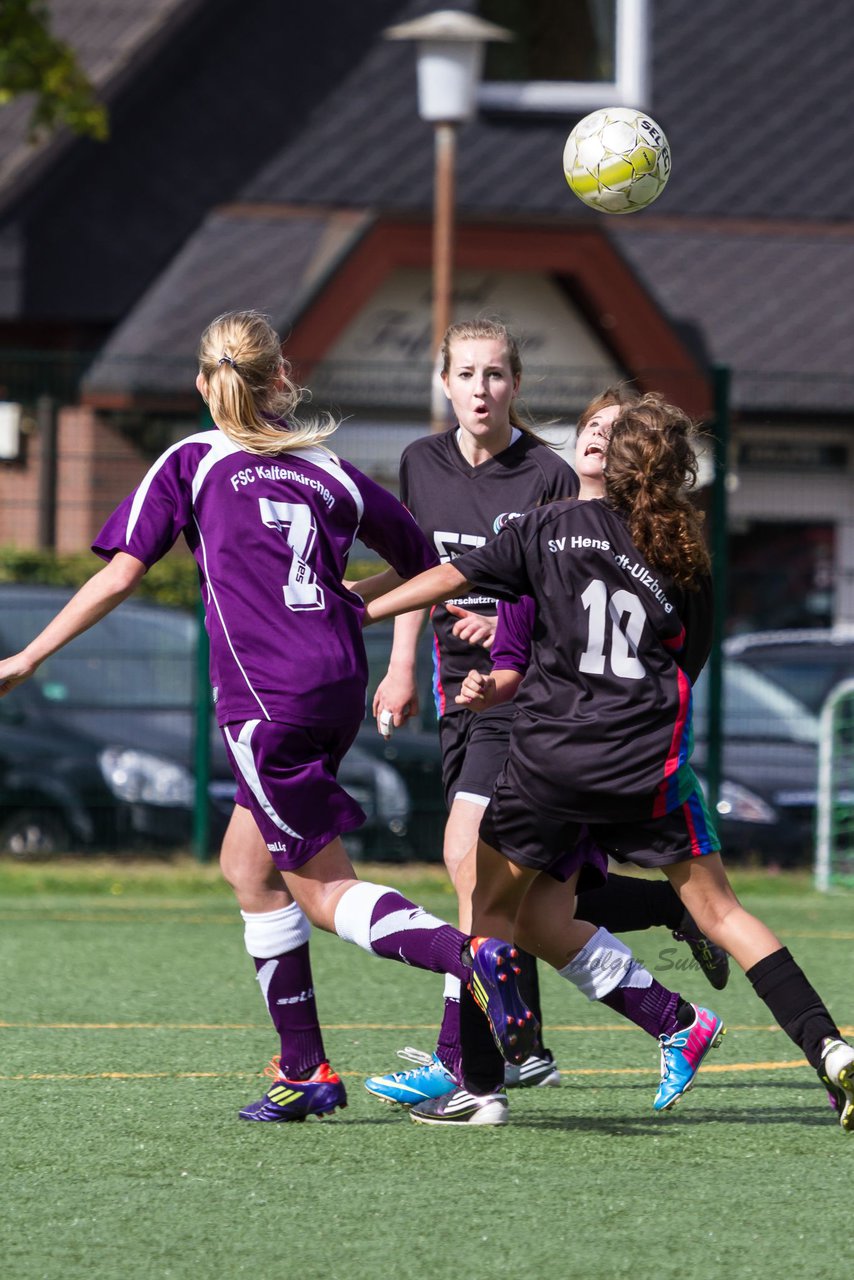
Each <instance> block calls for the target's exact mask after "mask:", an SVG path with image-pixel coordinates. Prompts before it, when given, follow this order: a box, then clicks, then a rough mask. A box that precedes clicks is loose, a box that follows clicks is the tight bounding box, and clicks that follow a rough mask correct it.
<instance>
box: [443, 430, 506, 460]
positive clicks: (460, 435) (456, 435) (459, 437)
mask: <svg viewBox="0 0 854 1280" xmlns="http://www.w3.org/2000/svg"><path fill="white" fill-rule="evenodd" d="M521 434H522V432H521V431H520V430H519V428H518V427H511V429H510V444H508V445H507V448H508V449H509V448H510V445H513V444H515V443H516V441H517V440H518V439H519V437H520V435H521ZM462 438H463V429H462V427H457V429H456V431H455V433H454V439H455V440H456V442H457V444H458V445H459V448H460V453H462V452H463V450H462V445H460V441H461V440H462ZM502 452H503V450H502ZM463 456H465V455H463Z"/></svg>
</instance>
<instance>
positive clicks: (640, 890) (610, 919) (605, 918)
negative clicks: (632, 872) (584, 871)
mask: <svg viewBox="0 0 854 1280" xmlns="http://www.w3.org/2000/svg"><path fill="white" fill-rule="evenodd" d="M575 914H576V915H577V916H578V919H579V920H587V921H589V923H590V924H595V925H599V926H600V928H603V929H607V930H608V932H609V933H634V932H636V931H637V930H638V929H652V928H654V926H656V925H663V926H664V928H665V929H678V928H679V925H680V924H681V923H682V917H683V915H684V914H685V908H684V907H683V906H682V903H681V901H680V899H679V894H678V893H677V892H676V890H675V889H674V888H673V886H672V885H671V883H670V881H669V880H642V879H641V878H640V877H639V876H618V875H609V876H608V879H607V882H606V883H605V884H603V885H601V886H600V887H599V888H597V889H588V890H587V891H586V892H584V893H580V894H579V895H578V908H577V910H576V913H575Z"/></svg>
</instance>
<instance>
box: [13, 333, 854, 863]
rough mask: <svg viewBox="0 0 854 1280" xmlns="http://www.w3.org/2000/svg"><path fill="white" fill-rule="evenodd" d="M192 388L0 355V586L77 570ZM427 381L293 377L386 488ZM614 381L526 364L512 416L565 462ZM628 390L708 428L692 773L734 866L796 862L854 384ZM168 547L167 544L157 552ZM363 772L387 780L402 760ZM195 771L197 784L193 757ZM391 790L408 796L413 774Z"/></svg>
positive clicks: (834, 588) (835, 602)
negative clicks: (578, 430)
mask: <svg viewBox="0 0 854 1280" xmlns="http://www.w3.org/2000/svg"><path fill="white" fill-rule="evenodd" d="M194 376H195V368H194V366H193V363H192V361H188V360H187V359H184V358H182V359H175V360H169V361H164V360H162V359H158V360H156V361H153V360H151V359H147V358H146V359H140V360H137V361H128V360H123V361H117V360H112V361H110V362H106V361H105V360H103V359H101V360H99V359H95V358H92V357H88V356H82V355H77V354H72V353H60V354H57V353H43V352H32V351H30V352H21V351H18V352H10V351H0V497H2V501H0V577H3V578H6V579H9V578H15V579H18V580H20V579H22V578H27V579H29V580H32V579H33V578H35V577H38V576H39V574H40V573H42V572H44V573H45V574H48V570H47V569H46V567H45V566H46V565H47V564H48V563H49V562H50V561H51V560H53V561H54V563H55V562H56V557H59V558H60V559H62V558H63V557H64V558H65V559H66V560H68V559H69V558H74V557H75V556H76V557H78V561H79V562H80V563H82V564H83V565H84V566H85V565H87V564H88V563H89V560H88V557H87V548H88V546H89V542H90V540H91V538H92V537H93V535H94V534H95V533H96V531H97V529H98V528H99V527H100V525H101V524H102V522H103V520H104V519H105V518H106V516H107V515H108V514H109V513H110V511H111V510H112V509H113V507H114V506H115V505H116V503H117V502H118V501H119V500H120V499H121V498H122V497H123V496H124V494H125V493H127V492H128V491H129V490H130V489H131V488H133V487H134V486H135V485H136V484H137V483H138V482H139V480H140V479H141V478H142V476H143V474H144V473H145V470H146V469H147V467H148V465H149V464H150V462H151V461H152V460H153V459H154V458H155V457H156V456H157V455H158V454H159V453H160V452H161V451H162V450H163V449H165V448H167V447H168V446H169V445H171V444H172V443H174V442H175V441H176V440H179V439H181V438H183V437H184V436H186V435H187V434H189V433H190V432H192V431H195V430H199V429H200V428H201V427H203V426H208V425H210V424H209V420H208V419H207V418H206V416H205V414H204V412H203V406H202V405H201V402H200V401H199V398H198V396H197V395H196V393H195V391H194V389H193V380H194ZM431 379H432V372H431V369H430V367H429V366H428V365H426V364H425V363H424V362H418V361H409V362H405V363H402V364H395V365H388V364H384V365H380V364H376V363H369V362H359V363H357V362H334V363H333V362H327V363H322V364H320V365H318V366H316V367H315V368H314V369H313V370H310V371H308V377H307V379H306V380H307V381H308V382H310V385H311V397H310V399H309V401H308V403H307V405H306V406H305V412H308V413H310V412H312V411H315V410H316V411H322V410H331V411H332V412H333V413H334V414H336V415H337V416H339V417H340V418H341V419H342V425H341V427H340V429H339V432H338V434H337V436H336V437H335V447H336V448H337V449H338V451H339V452H340V453H341V454H342V455H343V456H345V457H347V458H348V459H349V460H350V461H352V462H353V463H354V464H355V465H356V466H358V467H360V468H361V469H363V470H365V471H367V472H368V473H369V474H371V475H372V476H374V477H375V478H376V479H378V480H379V481H380V483H382V484H384V485H386V486H387V487H388V488H390V489H391V490H393V491H396V488H397V467H398V460H399V458H400V454H401V452H402V450H403V449H404V448H405V447H406V445H407V444H408V443H409V442H410V441H411V440H413V439H415V438H417V437H418V436H420V435H422V434H424V433H425V431H427V430H429V417H430V388H431ZM619 380H621V378H620V374H619V373H618V372H616V373H615V372H614V371H613V370H608V369H603V368H598V369H575V370H573V369H554V368H547V367H536V366H535V365H534V366H532V367H529V368H526V371H525V375H524V381H523V404H522V408H523V410H524V411H525V412H526V413H527V415H528V416H529V417H530V418H531V419H532V420H533V421H534V422H535V423H536V424H537V425H538V428H539V430H540V431H541V433H542V434H543V435H544V436H545V437H546V438H547V439H549V441H550V442H551V443H553V444H554V446H555V447H556V448H557V449H558V450H559V451H560V452H562V453H563V454H564V456H566V457H567V458H569V457H571V449H572V445H573V441H574V429H573V423H574V420H575V418H576V416H577V414H578V412H579V411H580V410H581V409H582V408H583V406H584V405H585V404H586V403H587V402H588V400H589V399H590V398H592V396H593V395H595V394H597V393H598V392H599V391H601V390H602V388H603V386H605V385H609V384H611V383H613V382H615V381H619ZM637 382H638V384H639V385H640V386H641V387H642V388H643V389H647V388H650V389H651V388H658V387H661V388H663V389H664V390H665V393H666V394H667V395H668V396H669V397H670V398H671V399H673V400H675V401H677V402H679V403H683V404H685V405H686V407H689V409H690V411H691V412H692V413H693V414H694V416H695V417H697V418H698V419H700V420H701V422H702V424H703V426H704V428H705V432H706V435H705V437H704V439H703V442H702V448H701V468H700V487H699V490H698V492H697V495H696V496H697V501H698V503H699V505H700V506H701V507H702V508H703V510H704V512H705V516H706V521H707V529H708V536H709V542H710V546H711V548H712V552H713V558H714V563H715V581H716V592H717V601H718V621H717V630H716V634H715V647H714V649H713V654H712V658H711V660H710V663H709V667H708V669H707V672H706V673H705V674H704V676H703V678H702V680H701V684H700V685H699V686H698V689H697V691H696V701H697V709H696V716H695V720H696V726H697V745H696V752H695V760H696V762H697V766H698V769H699V771H700V772H701V773H702V775H703V777H704V780H705V782H706V785H707V790H708V792H709V794H710V798H711V802H712V805H713V807H714V808H715V810H716V812H717V815H718V820H719V824H720V826H721V830H722V834H723V836H724V840H725V844H726V845H727V848H728V849H729V851H730V853H731V854H732V855H734V856H737V857H742V858H745V859H755V860H759V861H761V862H763V863H780V864H781V865H789V864H795V863H797V864H806V863H807V862H809V860H810V859H811V857H812V848H813V840H814V824H815V803H816V779H817V760H818V743H819V736H818V716H819V714H820V711H821V700H822V699H823V697H824V696H826V695H827V693H828V692H829V686H828V687H825V684H823V683H822V680H821V679H813V675H814V669H818V670H819V672H825V671H826V670H830V667H831V666H832V673H831V674H832V677H833V679H834V680H835V679H836V678H839V679H842V678H844V677H845V676H846V675H847V676H854V657H852V654H854V642H852V640H851V638H850V635H854V457H853V456H852V454H854V409H852V408H851V407H850V406H852V405H854V378H851V379H847V378H839V377H832V378H831V377H828V378H817V377H815V376H798V375H797V374H796V373H794V372H791V371H784V370H781V371H779V373H777V374H773V375H769V374H762V375H759V374H750V373H745V372H739V373H738V374H736V375H733V376H732V377H731V378H730V376H729V375H728V374H727V371H725V370H718V371H712V372H710V374H709V376H708V377H707V378H705V379H698V378H697V375H696V374H695V373H689V372H686V371H684V370H682V371H679V370H676V371H674V370H647V371H644V372H643V374H642V375H639V376H638V378H637ZM182 554H183V555H186V553H183V552H182V551H181V550H180V549H177V548H176V550H175V551H174V552H173V553H172V555H171V556H170V557H168V558H167V559H169V560H171V559H174V558H178V557H180V556H181V555H182ZM365 554H367V553H365ZM7 565H8V566H9V567H8V568H7V567H6V566H7ZM189 568H190V574H189V575H188V578H187V581H188V583H189V584H190V586H189V588H188V590H189V594H188V595H187V597H186V598H183V597H181V596H176V595H174V594H173V595H172V597H170V598H171V599H172V600H175V599H176V598H177V599H181V600H182V602H183V603H184V604H185V606H192V600H191V596H192V593H193V587H192V566H189ZM82 572H85V569H84V570H83V571H82ZM54 573H55V570H54ZM48 576H49V575H48ZM79 576H80V572H78V574H77V576H75V577H74V578H69V581H72V580H73V581H78V580H79ZM54 580H56V579H55V576H54ZM768 633H772V634H771V635H770V636H769V635H768ZM849 633H850V634H849ZM795 637H797V649H796V652H795V653H794V654H792V653H790V654H789V656H788V666H787V668H786V672H785V673H784V677H785V678H783V677H781V669H782V663H781V661H779V660H778V659H779V655H780V653H781V652H782V650H783V641H784V640H785V641H788V642H790V643H789V648H790V649H791V648H792V646H793V645H794V643H795ZM829 653H832V654H833V662H832V663H831V662H830V659H829V658H828V656H827V655H828V654H829ZM775 654H776V655H777V656H776V657H775V656H774V655H775ZM811 673H813V674H811ZM816 690H819V692H820V694H821V698H819V695H818V694H817V693H816V692H815V691H816ZM421 729H422V738H421V740H420V741H422V743H426V741H427V740H428V739H429V740H430V741H433V742H434V741H435V733H434V732H433V727H432V726H426V725H425V726H422V727H421ZM416 732H417V729H416V730H413V734H415V733H416ZM410 748H411V749H412V750H414V748H413V747H411V744H410ZM401 750H402V749H401ZM400 754H401V751H399V752H398V756H400ZM436 759H437V757H436V752H435V749H434V751H433V756H432V757H431V760H430V761H429V762H428V761H427V751H426V747H425V762H424V763H423V770H422V772H423V774H424V776H425V777H426V776H428V775H431V770H432V773H433V774H434V775H435V777H434V784H435V786H434V796H433V800H432V801H429V803H428V799H425V798H424V796H423V795H422V796H421V798H420V799H419V800H418V804H419V805H420V806H421V809H420V810H419V809H417V808H416V809H413V805H412V797H411V795H410V796H409V797H408V799H406V800H401V801H400V803H399V805H398V810H399V812H398V817H397V818H396V819H394V820H393V821H396V823H397V828H398V834H400V833H401V832H406V833H408V834H406V835H402V836H401V838H400V839H399V840H398V841H397V844H396V845H395V841H394V840H393V839H391V844H392V845H395V847H396V848H397V850H398V852H399V854H400V856H405V855H406V856H411V855H412V853H413V852H414V853H415V855H416V856H419V857H423V856H426V854H427V850H425V849H424V848H419V847H416V844H417V842H414V841H413V838H412V832H413V831H415V830H417V829H418V828H419V827H420V828H421V829H422V830H425V831H426V830H427V829H428V827H429V830H430V832H431V835H430V841H431V846H432V845H435V844H436V842H437V834H436V833H437V831H438V830H439V829H440V825H441V822H440V819H441V794H440V788H439V780H438V773H437V771H436ZM377 762H378V763H380V764H383V765H386V766H388V767H389V768H392V769H397V771H398V773H400V772H401V770H402V766H401V763H400V759H399V758H398V760H397V762H395V761H394V760H393V759H378V760H377ZM195 769H196V772H197V773H203V772H204V769H203V768H202V765H201V764H200V763H199V761H198V760H197V761H196V764H195ZM431 776H432V775H431ZM375 781H376V780H374V783H375ZM374 783H372V784H371V785H374ZM386 783H387V784H389V785H387V786H386V792H387V793H388V792H389V786H390V785H391V784H390V783H389V779H388V778H387V779H386ZM354 785H355V784H354ZM406 786H407V787H409V789H410V790H411V780H410V781H407V782H406ZM364 789H365V790H366V792H367V790H368V783H367V782H365V783H364ZM391 789H392V790H393V786H392V787H391ZM421 790H422V791H423V790H424V788H423V787H422V788H421ZM0 800H2V797H0ZM377 803H378V802H376V801H375V802H374V807H375V808H376V807H377ZM407 804H408V805H409V808H408V810H407V814H406V816H405V817H401V816H400V814H401V813H403V811H404V810H406V807H407ZM430 805H432V810H431V815H432V816H431V817H430V821H429V823H428V821H427V817H426V814H427V812H428V808H429V807H430ZM0 808H2V803H0ZM390 821H392V820H390ZM389 830H390V828H389ZM196 833H197V835H196V842H197V845H198V846H199V847H201V846H202V845H204V844H205V843H206V842H207V841H208V839H209V836H208V835H207V834H206V833H205V825H204V823H203V822H202V823H197V825H196ZM434 856H436V857H438V856H439V850H438V849H434Z"/></svg>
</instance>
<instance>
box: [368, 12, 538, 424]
mask: <svg viewBox="0 0 854 1280" xmlns="http://www.w3.org/2000/svg"><path fill="white" fill-rule="evenodd" d="M383 34H384V35H385V37H386V39H387V40H414V41H415V58H416V67H417V75H418V114H419V115H420V117H421V119H422V120H425V121H427V122H428V123H429V124H432V125H433V130H434V137H435V170H434V182H433V315H432V345H431V356H432V358H433V361H434V377H433V382H432V393H431V414H430V417H431V430H432V431H444V430H445V428H446V426H447V414H446V409H447V402H446V400H445V397H444V395H443V392H442V385H441V381H440V379H439V375H438V368H437V367H436V361H437V359H438V357H439V349H440V347H441V344H442V338H443V337H444V335H445V330H446V329H447V327H448V325H449V324H450V322H451V298H452V291H453V274H454V204H455V197H454V176H455V170H456V145H457V126H458V125H460V124H462V123H463V122H464V121H466V120H471V119H472V118H473V116H474V114H475V111H476V108H477V103H476V93H477V86H478V83H479V81H480V76H481V71H482V69H483V55H484V46H485V44H486V41H487V40H512V39H513V33H512V32H511V31H508V30H507V29H506V28H505V27H498V26H496V25H495V23H494V22H485V21H484V20H483V19H482V18H475V17H473V16H472V15H471V14H470V13H460V12H458V11H457V10H455V9H440V10H438V11H437V12H436V13H430V14H427V15H426V16H425V17H423V18H416V19H415V20H414V21H413V22H404V23H402V24H401V25H399V26H395V27H387V28H386V30H385V31H384V33H383Z"/></svg>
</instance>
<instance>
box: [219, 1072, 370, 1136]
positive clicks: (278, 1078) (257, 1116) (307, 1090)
mask: <svg viewBox="0 0 854 1280" xmlns="http://www.w3.org/2000/svg"><path fill="white" fill-rule="evenodd" d="M271 1068H272V1070H271ZM265 1074H267V1075H274V1076H275V1078H274V1080H273V1083H272V1084H271V1085H270V1088H269V1089H268V1090H267V1092H266V1093H265V1094H264V1097H263V1098H261V1099H260V1100H259V1101H258V1102H250V1103H249V1104H248V1106H245V1107H244V1108H243V1110H242V1111H240V1112H238V1115H239V1116H240V1119H241V1120H264V1121H267V1122H268V1123H272V1124H286V1123H287V1122H288V1121H289V1120H296V1121H300V1122H301V1121H303V1120H305V1119H307V1118H308V1116H328V1115H331V1114H332V1112H333V1111H335V1110H336V1108H338V1107H342V1108H343V1107H346V1105H347V1091H346V1089H345V1088H344V1084H343V1082H342V1080H341V1079H340V1077H339V1076H337V1075H336V1074H335V1072H334V1071H333V1070H332V1068H331V1067H330V1065H329V1063H328V1062H321V1064H320V1066H319V1067H318V1068H317V1069H316V1070H315V1071H314V1073H313V1074H312V1075H311V1076H310V1077H309V1078H308V1080H289V1079H288V1078H287V1076H285V1075H282V1072H281V1070H280V1068H279V1059H278V1058H273V1060H272V1062H271V1063H270V1066H269V1067H266V1068H265Z"/></svg>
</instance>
